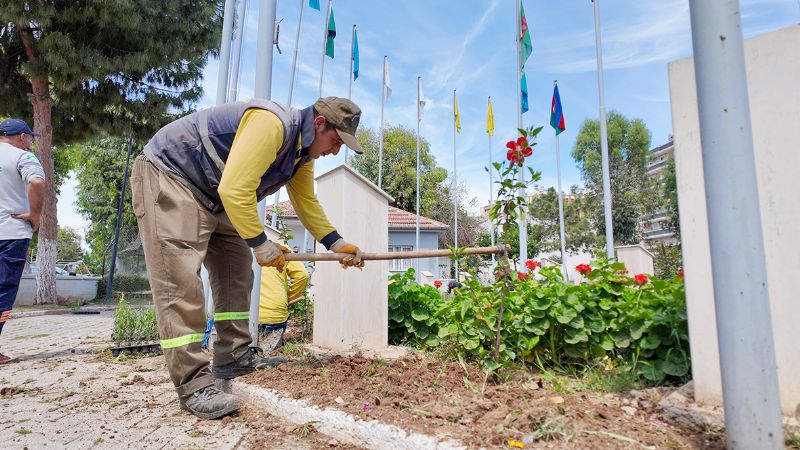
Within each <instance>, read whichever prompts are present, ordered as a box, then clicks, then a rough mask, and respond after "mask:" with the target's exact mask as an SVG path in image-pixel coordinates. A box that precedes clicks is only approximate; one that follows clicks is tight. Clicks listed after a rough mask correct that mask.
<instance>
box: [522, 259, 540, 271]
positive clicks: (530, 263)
mask: <svg viewBox="0 0 800 450" xmlns="http://www.w3.org/2000/svg"><path fill="white" fill-rule="evenodd" d="M525 267H527V268H528V269H530V270H536V268H537V267H542V263H540V262H539V261H534V260H532V259H529V260H527V261H525Z"/></svg>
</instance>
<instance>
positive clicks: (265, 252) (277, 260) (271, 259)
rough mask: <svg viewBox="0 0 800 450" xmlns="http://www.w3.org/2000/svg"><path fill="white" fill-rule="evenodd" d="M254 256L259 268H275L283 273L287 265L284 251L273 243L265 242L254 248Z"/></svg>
mask: <svg viewBox="0 0 800 450" xmlns="http://www.w3.org/2000/svg"><path fill="white" fill-rule="evenodd" d="M253 254H254V255H255V256H256V262H257V263H258V265H259V266H262V267H264V266H266V267H274V268H276V269H278V271H279V272H282V271H283V266H285V265H286V258H285V257H284V256H283V250H281V249H280V247H278V246H277V245H275V243H274V242H272V241H265V242H264V243H263V244H261V245H259V246H258V247H255V248H253Z"/></svg>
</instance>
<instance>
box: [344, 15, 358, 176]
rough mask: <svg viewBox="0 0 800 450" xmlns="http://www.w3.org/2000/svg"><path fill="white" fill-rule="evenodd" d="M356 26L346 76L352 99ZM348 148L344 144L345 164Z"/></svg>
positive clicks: (348, 94)
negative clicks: (348, 70) (348, 69)
mask: <svg viewBox="0 0 800 450" xmlns="http://www.w3.org/2000/svg"><path fill="white" fill-rule="evenodd" d="M355 38H356V26H355V25H353V32H352V33H351V34H350V75H349V76H348V77H347V99H348V100H352V99H353V62H354V61H353V55H354V52H355V42H356V40H355ZM349 150H350V148H349V147H347V145H345V146H344V163H345V164H347V154H348V152H349Z"/></svg>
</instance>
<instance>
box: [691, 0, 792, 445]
mask: <svg viewBox="0 0 800 450" xmlns="http://www.w3.org/2000/svg"><path fill="white" fill-rule="evenodd" d="M689 16H690V19H691V26H692V48H693V50H694V76H695V81H696V84H697V112H698V119H699V124H700V130H699V131H700V143H701V149H700V150H701V153H702V158H703V182H704V186H705V190H706V191H705V200H706V202H705V205H706V210H707V213H708V239H709V241H708V242H709V244H710V245H709V247H710V251H711V275H712V279H713V287H714V307H715V313H716V328H717V339H718V345H719V367H720V374H721V379H722V399H723V402H722V403H723V407H724V412H725V435H726V441H727V442H728V446H729V448H732V449H740V448H742V449H750V448H757V449H775V450H777V449H783V448H784V439H783V430H782V427H781V399H780V392H779V389H778V385H779V381H780V380H779V379H778V378H779V377H778V374H777V371H776V367H777V364H776V361H775V345H774V338H773V333H772V318H771V316H770V290H769V286H768V284H769V282H771V281H772V280H771V279H769V278H770V277H769V276H768V273H767V267H768V266H767V261H766V255H765V252H764V237H765V236H764V230H763V227H762V224H761V215H760V214H759V213H760V212H761V209H760V205H759V195H758V194H759V192H758V180H757V170H756V162H757V161H756V156H755V148H754V145H753V129H752V124H751V121H752V119H751V110H750V104H749V99H748V82H747V81H748V80H747V72H746V70H745V69H746V66H745V50H744V43H743V41H742V23H741V13H740V10H739V2H738V1H728V2H706V1H697V0H690V1H689ZM681 151H684V150H681ZM773 238H774V237H772V236H770V239H773ZM734 242H735V243H736V245H731V243H734ZM696 275H697V276H699V275H700V274H687V276H696ZM795 355H796V354H795Z"/></svg>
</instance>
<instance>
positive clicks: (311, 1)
mask: <svg viewBox="0 0 800 450" xmlns="http://www.w3.org/2000/svg"><path fill="white" fill-rule="evenodd" d="M308 6H310V7H312V8H314V9H316V10H317V11H319V0H308Z"/></svg>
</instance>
